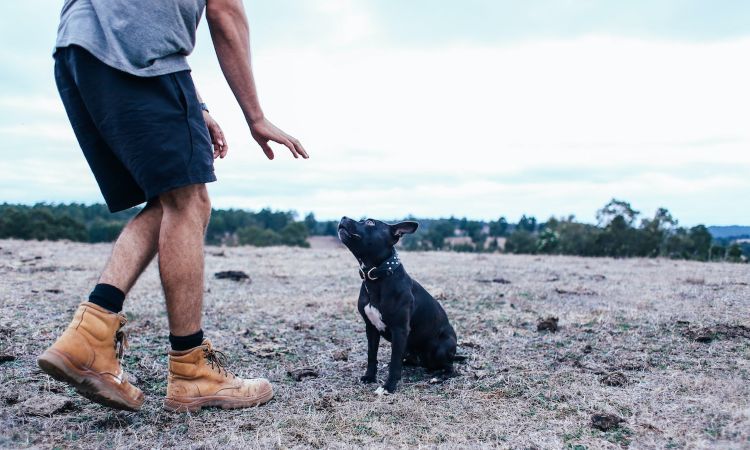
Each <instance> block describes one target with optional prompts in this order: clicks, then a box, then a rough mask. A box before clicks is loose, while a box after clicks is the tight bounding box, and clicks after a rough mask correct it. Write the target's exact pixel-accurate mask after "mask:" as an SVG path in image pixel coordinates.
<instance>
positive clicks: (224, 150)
mask: <svg viewBox="0 0 750 450" xmlns="http://www.w3.org/2000/svg"><path fill="white" fill-rule="evenodd" d="M219 144H221V148H219V157H220V158H222V159H223V158H224V157H225V156H227V151H228V150H229V144H227V140H226V138H225V137H224V132H223V131H221V128H219Z"/></svg>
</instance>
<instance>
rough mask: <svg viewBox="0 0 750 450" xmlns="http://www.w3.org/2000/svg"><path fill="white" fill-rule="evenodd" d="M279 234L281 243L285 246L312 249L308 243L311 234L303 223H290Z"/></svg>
mask: <svg viewBox="0 0 750 450" xmlns="http://www.w3.org/2000/svg"><path fill="white" fill-rule="evenodd" d="M279 234H280V235H281V243H282V244H284V245H291V246H295V247H310V244H309V243H308V242H307V236H309V233H308V231H307V227H306V226H305V224H304V223H302V222H291V223H288V224H287V225H286V226H285V227H284V228H282V229H281V232H279Z"/></svg>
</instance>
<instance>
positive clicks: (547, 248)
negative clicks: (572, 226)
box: [536, 228, 560, 253]
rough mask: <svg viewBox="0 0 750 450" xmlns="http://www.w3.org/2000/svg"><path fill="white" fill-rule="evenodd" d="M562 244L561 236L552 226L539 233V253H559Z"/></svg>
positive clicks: (537, 244)
mask: <svg viewBox="0 0 750 450" xmlns="http://www.w3.org/2000/svg"><path fill="white" fill-rule="evenodd" d="M559 246H560V236H559V235H558V234H557V232H555V231H553V230H552V229H550V228H547V229H545V230H544V231H542V232H541V233H539V237H538V238H537V243H536V249H537V251H538V252H539V253H557V249H558V248H559Z"/></svg>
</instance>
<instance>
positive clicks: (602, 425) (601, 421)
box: [591, 414, 625, 431]
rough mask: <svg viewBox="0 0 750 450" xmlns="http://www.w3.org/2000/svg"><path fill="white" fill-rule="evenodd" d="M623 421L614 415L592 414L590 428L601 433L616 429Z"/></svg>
mask: <svg viewBox="0 0 750 450" xmlns="http://www.w3.org/2000/svg"><path fill="white" fill-rule="evenodd" d="M623 422H625V419H623V418H621V417H617V416H615V415H614V414H594V415H593V416H591V426H592V427H593V428H596V429H597V430H601V431H610V430H614V429H615V428H618V427H619V426H620V424H621V423H623Z"/></svg>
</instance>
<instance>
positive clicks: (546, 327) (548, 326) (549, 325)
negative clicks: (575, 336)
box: [536, 316, 559, 333]
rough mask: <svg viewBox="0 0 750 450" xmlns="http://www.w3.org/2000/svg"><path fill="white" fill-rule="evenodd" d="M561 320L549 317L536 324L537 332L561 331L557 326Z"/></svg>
mask: <svg viewBox="0 0 750 450" xmlns="http://www.w3.org/2000/svg"><path fill="white" fill-rule="evenodd" d="M558 321H559V319H558V318H557V317H551V316H550V317H547V318H546V319H542V320H540V321H539V323H537V324H536V331H549V332H551V333H555V332H557V330H558V329H559V328H558V326H557V323H558Z"/></svg>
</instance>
